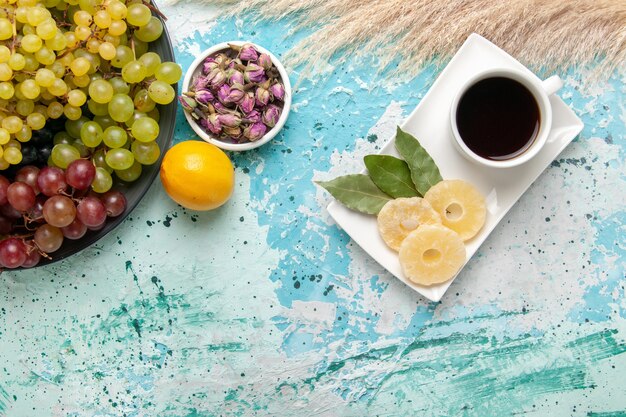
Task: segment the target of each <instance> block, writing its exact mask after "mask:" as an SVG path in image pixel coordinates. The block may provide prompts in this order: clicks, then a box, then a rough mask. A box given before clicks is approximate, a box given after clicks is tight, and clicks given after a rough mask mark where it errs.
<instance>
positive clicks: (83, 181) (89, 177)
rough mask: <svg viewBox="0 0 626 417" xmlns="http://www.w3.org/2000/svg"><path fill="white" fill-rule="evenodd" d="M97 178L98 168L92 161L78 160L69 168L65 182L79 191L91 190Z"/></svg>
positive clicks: (66, 171)
mask: <svg viewBox="0 0 626 417" xmlns="http://www.w3.org/2000/svg"><path fill="white" fill-rule="evenodd" d="M95 177H96V167H95V166H94V165H93V163H92V162H91V161H88V160H86V159H77V160H75V161H73V162H72V163H71V164H69V165H68V166H67V169H66V170H65V180H66V181H67V183H68V184H69V185H70V186H72V187H74V188H76V189H77V190H86V189H87V188H89V186H90V185H91V183H92V182H93V179H94V178H95Z"/></svg>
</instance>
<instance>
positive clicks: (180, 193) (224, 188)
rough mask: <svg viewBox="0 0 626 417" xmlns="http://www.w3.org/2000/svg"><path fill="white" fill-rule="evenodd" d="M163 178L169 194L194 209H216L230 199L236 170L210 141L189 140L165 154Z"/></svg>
mask: <svg viewBox="0 0 626 417" xmlns="http://www.w3.org/2000/svg"><path fill="white" fill-rule="evenodd" d="M160 174H161V182H162V183H163V188H165V191H166V192H167V194H168V195H169V196H170V197H171V198H172V200H174V201H176V202H177V203H178V204H180V205H181V206H183V207H185V208H188V209H191V210H212V209H215V208H217V207H219V206H221V205H223V204H224V203H226V202H227V201H228V199H229V198H230V196H231V195H232V193H233V188H234V185H235V172H234V169H233V164H232V163H231V162H230V159H229V158H228V156H227V155H226V154H225V153H224V152H223V151H222V150H221V149H219V148H218V147H217V146H215V145H212V144H210V143H207V142H200V141H193V140H192V141H185V142H181V143H178V144H176V145H174V146H173V147H172V148H171V149H170V150H168V151H167V152H166V154H165V156H164V157H163V163H162V164H161V172H160Z"/></svg>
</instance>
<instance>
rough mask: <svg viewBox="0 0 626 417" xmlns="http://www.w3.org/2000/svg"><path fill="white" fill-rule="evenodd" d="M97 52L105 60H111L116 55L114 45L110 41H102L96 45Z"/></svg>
mask: <svg viewBox="0 0 626 417" xmlns="http://www.w3.org/2000/svg"><path fill="white" fill-rule="evenodd" d="M98 53H99V54H100V56H101V57H102V59H106V60H107V61H110V60H112V59H113V58H115V55H117V51H116V49H115V45H113V44H112V43H111V42H102V43H101V44H100V46H98Z"/></svg>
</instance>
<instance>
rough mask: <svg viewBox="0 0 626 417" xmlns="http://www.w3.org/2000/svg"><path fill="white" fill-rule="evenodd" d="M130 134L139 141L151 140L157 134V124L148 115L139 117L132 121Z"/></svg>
mask: <svg viewBox="0 0 626 417" xmlns="http://www.w3.org/2000/svg"><path fill="white" fill-rule="evenodd" d="M131 134H132V135H133V137H134V138H135V139H137V140H138V141H140V142H152V141H153V140H155V139H156V138H157V137H158V136H159V124H158V123H157V122H155V121H154V120H152V119H151V118H149V117H141V118H139V119H137V120H136V121H135V123H133V126H132V128H131Z"/></svg>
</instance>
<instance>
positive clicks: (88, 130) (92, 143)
mask: <svg viewBox="0 0 626 417" xmlns="http://www.w3.org/2000/svg"><path fill="white" fill-rule="evenodd" d="M102 133H103V132H102V127H100V125H99V124H98V123H96V122H93V121H92V122H85V123H84V124H83V125H82V127H81V128H80V140H81V141H82V142H83V143H84V144H85V145H87V146H89V147H90V148H95V147H96V146H98V145H100V142H102Z"/></svg>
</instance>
